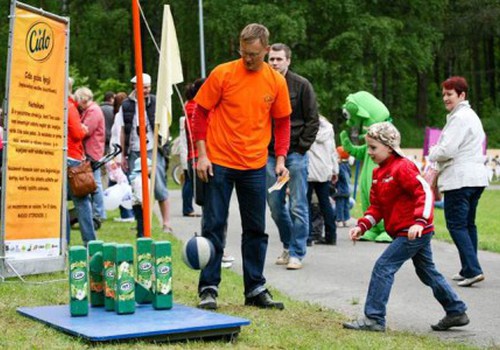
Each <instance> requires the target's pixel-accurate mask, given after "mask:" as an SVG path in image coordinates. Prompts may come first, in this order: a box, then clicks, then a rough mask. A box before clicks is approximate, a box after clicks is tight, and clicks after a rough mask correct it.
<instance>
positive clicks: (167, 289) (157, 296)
mask: <svg viewBox="0 0 500 350" xmlns="http://www.w3.org/2000/svg"><path fill="white" fill-rule="evenodd" d="M153 259H154V278H155V280H154V283H153V308H155V309H157V310H159V309H171V308H172V304H173V296H172V245H171V244H170V242H168V241H164V242H153Z"/></svg>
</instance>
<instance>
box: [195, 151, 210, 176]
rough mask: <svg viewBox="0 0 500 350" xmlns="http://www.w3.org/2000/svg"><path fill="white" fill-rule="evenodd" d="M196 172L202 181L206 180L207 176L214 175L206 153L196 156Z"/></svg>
mask: <svg viewBox="0 0 500 350" xmlns="http://www.w3.org/2000/svg"><path fill="white" fill-rule="evenodd" d="M196 173H197V174H198V177H199V178H200V180H201V181H203V182H208V177H209V176H214V172H213V169H212V162H211V161H210V159H208V157H207V156H206V155H204V156H200V157H198V164H197V166H196Z"/></svg>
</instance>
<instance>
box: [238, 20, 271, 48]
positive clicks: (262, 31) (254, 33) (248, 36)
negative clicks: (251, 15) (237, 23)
mask: <svg viewBox="0 0 500 350" xmlns="http://www.w3.org/2000/svg"><path fill="white" fill-rule="evenodd" d="M256 39H259V40H260V43H261V44H262V46H264V47H267V46H268V45H269V30H268V29H267V28H266V27H264V26H263V25H262V24H258V23H251V24H249V25H247V26H246V27H245V28H243V30H242V31H241V33H240V41H244V42H246V43H249V42H252V41H254V40H256Z"/></svg>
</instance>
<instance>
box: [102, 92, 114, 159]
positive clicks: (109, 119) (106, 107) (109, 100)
mask: <svg viewBox="0 0 500 350" xmlns="http://www.w3.org/2000/svg"><path fill="white" fill-rule="evenodd" d="M114 103H115V93H114V92H113V91H107V92H106V93H105V94H104V101H102V103H101V104H100V106H99V107H101V110H102V113H103V114H104V123H105V127H106V142H105V144H104V152H105V153H108V152H109V139H110V138H111V127H112V126H113V122H114V121H115V112H114Z"/></svg>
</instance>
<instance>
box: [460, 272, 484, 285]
mask: <svg viewBox="0 0 500 350" xmlns="http://www.w3.org/2000/svg"><path fill="white" fill-rule="evenodd" d="M483 280H484V275H483V274H482V273H480V274H479V275H477V276H474V277H471V278H465V279H464V280H463V281H460V282H458V283H457V285H458V286H460V287H470V286H472V285H473V284H474V283H477V282H481V281H483Z"/></svg>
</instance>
